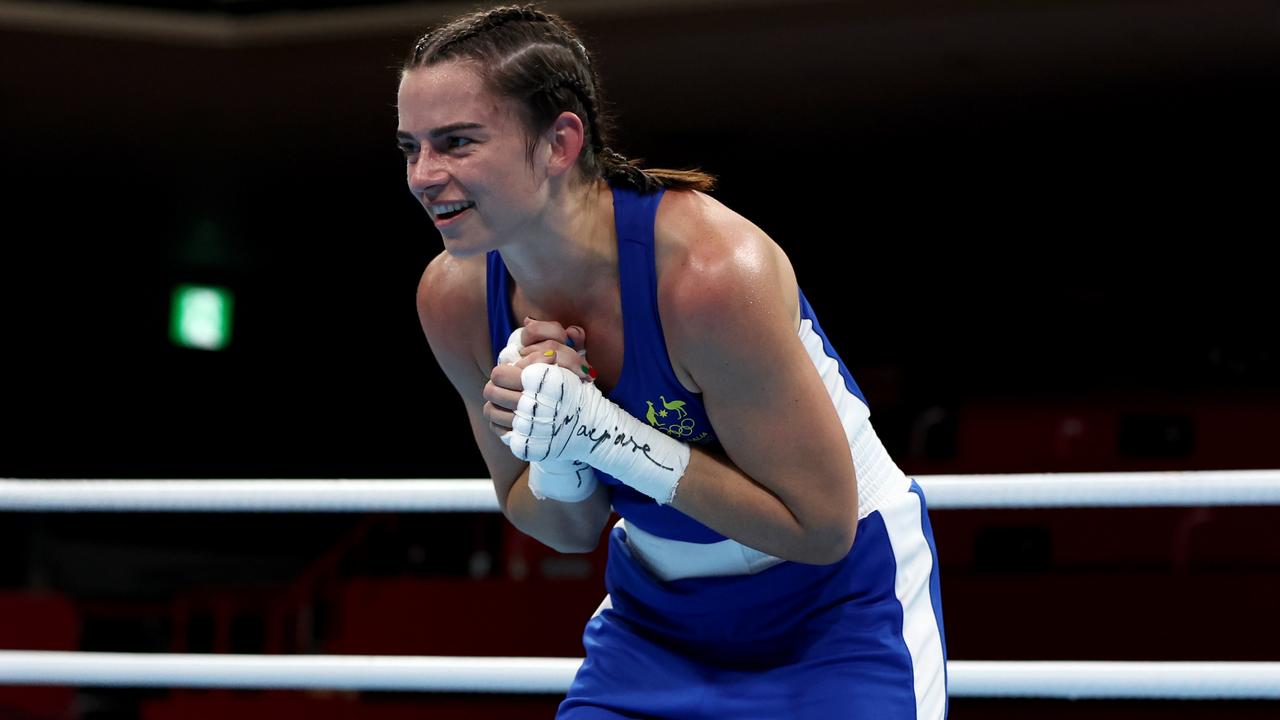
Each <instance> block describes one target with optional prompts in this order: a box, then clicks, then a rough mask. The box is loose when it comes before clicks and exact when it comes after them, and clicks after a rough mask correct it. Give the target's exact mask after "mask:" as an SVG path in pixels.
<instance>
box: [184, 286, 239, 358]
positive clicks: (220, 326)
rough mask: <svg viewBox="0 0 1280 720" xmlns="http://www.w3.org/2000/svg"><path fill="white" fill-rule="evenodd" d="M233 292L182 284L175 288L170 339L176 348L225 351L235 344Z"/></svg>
mask: <svg viewBox="0 0 1280 720" xmlns="http://www.w3.org/2000/svg"><path fill="white" fill-rule="evenodd" d="M231 305H232V296H231V291H230V290H227V289H226V288H221V287H212V286H208V285H179V286H177V287H176V288H174V289H173V301H172V303H171V305H170V313H169V339H170V340H172V341H173V342H174V344H175V345H181V346H182V347H189V348H196V349H199V350H221V349H223V348H225V347H226V346H227V343H229V342H231Z"/></svg>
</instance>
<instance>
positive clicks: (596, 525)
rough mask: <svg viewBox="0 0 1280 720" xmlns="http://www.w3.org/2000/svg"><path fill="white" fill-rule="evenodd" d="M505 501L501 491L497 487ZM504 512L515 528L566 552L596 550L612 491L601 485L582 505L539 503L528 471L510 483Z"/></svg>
mask: <svg viewBox="0 0 1280 720" xmlns="http://www.w3.org/2000/svg"><path fill="white" fill-rule="evenodd" d="M498 491H499V493H500V494H499V497H500V498H502V497H504V495H503V494H502V488H498ZM502 512H503V514H504V515H505V516H506V518H507V520H508V521H510V522H511V524H512V525H514V526H515V527H516V529H518V530H520V532H523V533H524V534H526V535H529V536H530V537H533V538H534V539H536V540H538V541H539V542H541V543H543V544H544V545H547V546H548V547H550V548H552V549H554V550H557V551H559V552H563V553H582V552H590V551H591V550H594V549H595V547H596V545H597V544H598V543H599V541H600V533H601V531H603V529H604V525H605V523H606V522H607V521H608V520H609V513H610V505H609V491H608V490H607V489H606V488H605V487H604V486H603V485H601V486H598V487H597V488H596V489H595V491H594V492H592V493H591V495H590V496H589V497H587V499H585V500H582V501H581V502H572V503H570V502H560V501H558V500H552V499H545V500H540V499H538V498H537V497H535V496H534V495H533V493H532V492H531V491H530V490H529V469H528V466H525V469H524V470H523V471H522V472H521V473H520V476H519V477H518V478H516V480H515V482H513V483H511V484H510V485H509V486H508V488H507V491H506V493H505V500H504V501H503V502H502Z"/></svg>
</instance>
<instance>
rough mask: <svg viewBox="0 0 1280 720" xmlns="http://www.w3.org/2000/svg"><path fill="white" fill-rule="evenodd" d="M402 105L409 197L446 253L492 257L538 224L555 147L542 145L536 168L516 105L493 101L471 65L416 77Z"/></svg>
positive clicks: (409, 80) (430, 69)
mask: <svg viewBox="0 0 1280 720" xmlns="http://www.w3.org/2000/svg"><path fill="white" fill-rule="evenodd" d="M397 100H398V106H399V113H400V120H399V128H398V130H397V132H396V138H397V141H398V142H399V144H400V148H401V150H402V151H403V152H404V155H405V163H406V165H405V171H406V177H407V180H408V183H409V190H410V192H412V193H413V195H414V197H416V198H417V199H418V201H419V202H421V203H422V205H423V207H424V208H426V210H427V214H428V215H430V216H431V219H432V221H433V222H434V223H435V225H436V228H437V229H438V230H439V231H440V235H441V237H442V238H443V239H444V245H445V249H446V250H448V251H449V252H450V253H451V254H453V255H459V256H466V255H474V254H476V253H481V252H487V251H489V250H493V249H495V248H497V247H500V246H501V245H504V244H506V243H507V242H510V241H511V240H513V239H515V238H518V237H520V236H521V234H522V230H527V229H528V228H529V227H530V226H531V225H532V224H535V223H537V222H538V218H539V217H540V215H541V214H542V212H543V210H544V209H545V207H546V205H547V199H548V184H547V179H548V175H547V172H546V158H547V157H548V155H549V149H548V146H547V143H546V142H544V141H542V140H541V139H540V140H539V141H538V143H537V144H536V145H535V146H534V152H533V162H532V163H530V161H529V154H528V144H527V142H528V135H527V133H526V131H525V129H524V127H523V126H522V124H521V122H520V120H519V117H518V116H517V114H516V109H515V106H514V104H513V103H512V102H510V101H509V100H507V99H505V98H501V97H498V96H496V95H494V94H492V93H490V92H489V91H488V90H487V89H486V88H485V87H484V83H483V82H482V80H481V79H480V76H479V75H478V74H477V73H476V72H475V70H474V69H473V68H472V66H471V65H469V64H468V63H466V62H458V61H451V62H444V63H440V64H438V65H431V66H427V67H422V68H418V69H415V70H410V71H408V72H406V73H405V74H404V76H403V77H402V78H401V81H400V91H399V93H398V96H397Z"/></svg>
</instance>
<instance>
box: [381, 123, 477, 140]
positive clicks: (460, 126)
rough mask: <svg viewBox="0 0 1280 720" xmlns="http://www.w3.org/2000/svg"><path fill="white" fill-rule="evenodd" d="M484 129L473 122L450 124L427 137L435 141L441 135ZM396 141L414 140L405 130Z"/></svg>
mask: <svg viewBox="0 0 1280 720" xmlns="http://www.w3.org/2000/svg"><path fill="white" fill-rule="evenodd" d="M482 127H484V126H483V125H481V124H480V123H473V122H456V123H450V124H449V125H442V126H440V127H438V128H433V129H432V130H431V131H430V132H428V133H427V137H429V138H431V139H432V140H434V139H436V138H438V137H440V136H441V135H448V134H449V133H453V132H458V131H459V130H474V129H476V128H482ZM396 139H398V140H412V139H413V135H411V134H409V133H407V132H405V131H403V130H400V131H398V132H397V133H396Z"/></svg>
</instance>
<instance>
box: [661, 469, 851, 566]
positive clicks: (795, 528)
mask: <svg viewBox="0 0 1280 720" xmlns="http://www.w3.org/2000/svg"><path fill="white" fill-rule="evenodd" d="M671 506H672V507H674V508H675V509H677V510H679V511H680V512H682V513H684V514H686V515H688V516H689V517H692V518H693V519H695V520H697V521H698V522H701V523H702V524H704V525H706V526H707V527H709V528H711V529H712V530H715V531H716V532H718V533H720V534H721V535H724V536H725V537H727V538H731V539H733V540H736V541H737V542H740V543H742V544H743V545H746V546H748V547H751V548H754V549H756V550H759V551H761V552H765V553H769V554H770V555H774V556H777V557H780V558H783V559H784V560H792V561H795V562H803V563H811V564H817V565H821V564H827V563H832V562H836V561H838V560H840V559H841V558H843V557H844V556H845V555H846V554H847V553H848V550H849V547H850V542H851V540H852V537H853V527H854V526H855V525H856V518H854V517H850V518H848V524H847V525H846V526H844V527H840V526H814V525H806V524H804V523H803V522H801V521H800V519H799V518H798V517H797V515H796V513H794V512H793V511H792V509H791V508H790V507H788V505H787V504H786V502H784V501H783V500H782V499H781V498H780V497H778V495H777V494H775V493H773V492H772V491H770V490H769V489H768V488H766V487H765V486H764V485H761V484H760V483H759V482H757V481H755V480H754V479H752V478H751V477H749V476H747V475H746V474H745V473H744V472H742V470H740V469H739V468H738V467H737V466H736V465H734V464H733V462H732V461H730V460H729V459H728V458H727V457H725V456H724V455H721V454H717V453H711V452H708V451H706V450H704V449H703V448H700V447H693V448H691V453H690V457H689V466H688V468H687V469H686V470H685V474H684V476H683V477H681V479H680V484H679V485H678V487H677V490H676V494H675V499H674V500H673V501H672V503H671Z"/></svg>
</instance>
